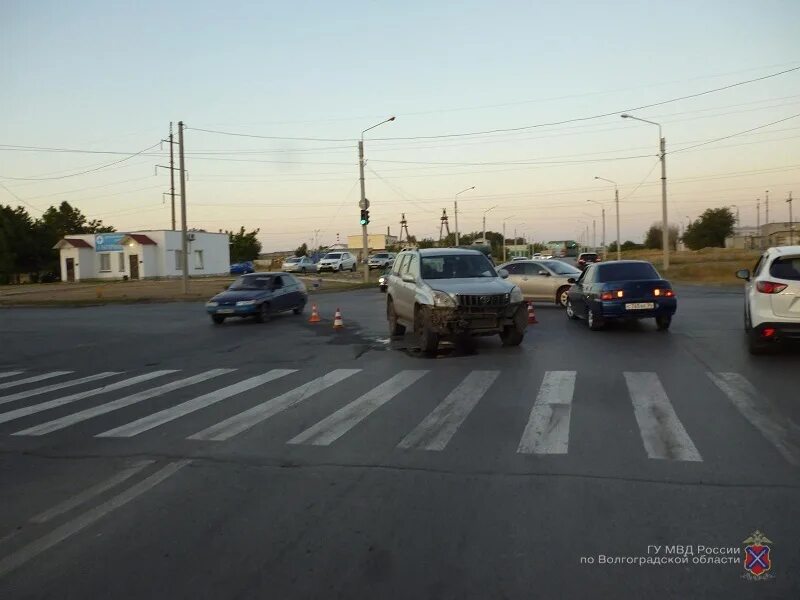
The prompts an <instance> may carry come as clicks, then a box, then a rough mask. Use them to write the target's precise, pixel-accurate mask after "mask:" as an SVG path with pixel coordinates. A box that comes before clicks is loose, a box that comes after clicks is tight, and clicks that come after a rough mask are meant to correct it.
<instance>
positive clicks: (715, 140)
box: [668, 113, 800, 154]
mask: <svg viewBox="0 0 800 600" xmlns="http://www.w3.org/2000/svg"><path fill="white" fill-rule="evenodd" d="M797 117H800V113H797V114H794V115H792V116H790V117H786V118H785V119H778V120H777V121H772V122H771V123H765V124H764V125H759V126H758V127H753V128H751V129H745V130H744V131H738V132H736V133H732V134H730V135H725V136H722V137H719V138H716V139H713V140H707V141H705V142H701V143H699V144H694V145H693V146H686V147H684V148H679V149H677V150H673V151H672V152H669V153H668V154H676V153H678V152H684V151H686V150H690V149H692V148H699V147H700V146H706V145H708V144H713V143H715V142H721V141H722V140H728V139H730V138H733V137H736V136H739V135H744V134H746V133H750V132H751V131H756V130H757V129H764V128H765V127H769V126H770V125H777V124H778V123H783V122H784V121H789V120H790V119H796V118H797Z"/></svg>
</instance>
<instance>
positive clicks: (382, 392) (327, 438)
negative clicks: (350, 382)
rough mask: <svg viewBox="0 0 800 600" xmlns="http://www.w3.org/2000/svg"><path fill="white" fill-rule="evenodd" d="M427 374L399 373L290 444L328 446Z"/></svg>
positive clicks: (310, 428) (422, 372)
mask: <svg viewBox="0 0 800 600" xmlns="http://www.w3.org/2000/svg"><path fill="white" fill-rule="evenodd" d="M426 373H428V371H421V370H420V371H400V372H399V373H398V374H397V375H395V376H394V377H392V378H391V379H389V380H387V381H384V382H383V383H382V384H380V385H379V386H378V387H376V388H374V389H372V390H370V391H369V392H367V393H366V394H364V395H363V396H361V397H360V398H358V399H356V400H353V401H352V402H351V403H350V404H347V405H346V406H343V407H342V408H340V409H339V410H337V411H336V412H335V413H333V414H331V415H329V416H328V417H326V418H325V419H323V420H322V421H320V422H319V423H317V424H316V425H312V426H311V427H309V428H308V429H306V430H305V431H303V432H302V433H300V434H299V435H296V436H295V437H293V438H292V439H291V440H289V441H288V443H289V444H314V445H315V446H327V445H328V444H330V443H331V442H334V441H336V440H338V439H339V438H340V437H342V436H343V435H344V434H345V433H347V432H348V431H350V429H352V428H353V427H355V426H356V425H358V424H359V423H360V422H361V421H363V420H364V419H365V418H367V417H368V416H369V415H370V414H372V413H373V412H374V411H376V410H377V409H378V408H380V407H381V406H383V405H384V404H386V403H387V402H388V401H389V400H391V399H392V398H394V397H395V396H396V395H397V394H399V393H400V392H402V391H403V390H404V389H405V388H407V387H408V386H410V385H411V384H413V383H414V382H415V381H417V380H418V379H419V378H420V377H422V376H423V375H425V374H426Z"/></svg>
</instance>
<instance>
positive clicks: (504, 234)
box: [503, 221, 506, 262]
mask: <svg viewBox="0 0 800 600" xmlns="http://www.w3.org/2000/svg"><path fill="white" fill-rule="evenodd" d="M503 262H506V222H505V221H503Z"/></svg>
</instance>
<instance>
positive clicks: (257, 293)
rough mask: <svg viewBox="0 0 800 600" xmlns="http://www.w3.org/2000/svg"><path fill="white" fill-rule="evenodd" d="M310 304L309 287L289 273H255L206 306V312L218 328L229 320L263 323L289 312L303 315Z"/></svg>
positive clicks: (244, 276) (239, 281) (232, 285)
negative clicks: (307, 288) (248, 319)
mask: <svg viewBox="0 0 800 600" xmlns="http://www.w3.org/2000/svg"><path fill="white" fill-rule="evenodd" d="M307 301H308V293H307V292H306V287H305V286H304V285H303V283H302V282H301V281H299V280H297V279H295V278H294V277H293V276H291V275H289V274H288V273H251V274H250V275H242V276H241V277H239V278H238V279H237V280H236V281H234V282H233V283H232V284H231V285H230V287H228V289H227V290H225V291H224V292H222V293H221V294H217V295H216V296H214V297H213V298H211V300H209V301H208V302H206V312H208V314H209V315H211V320H212V321H214V323H216V324H218V325H220V324H222V323H224V322H225V319H227V318H228V317H255V319H256V321H258V322H259V323H263V322H265V321H268V320H269V318H270V316H271V315H273V314H275V313H279V312H284V311H287V310H291V311H293V312H294V314H296V315H299V314H300V313H302V312H303V308H305V305H306V302H307Z"/></svg>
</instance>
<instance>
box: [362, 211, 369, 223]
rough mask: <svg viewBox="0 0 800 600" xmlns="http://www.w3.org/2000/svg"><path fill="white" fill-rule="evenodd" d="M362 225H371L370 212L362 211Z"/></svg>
mask: <svg viewBox="0 0 800 600" xmlns="http://www.w3.org/2000/svg"><path fill="white" fill-rule="evenodd" d="M361 224H362V225H369V210H364V209H361Z"/></svg>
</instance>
